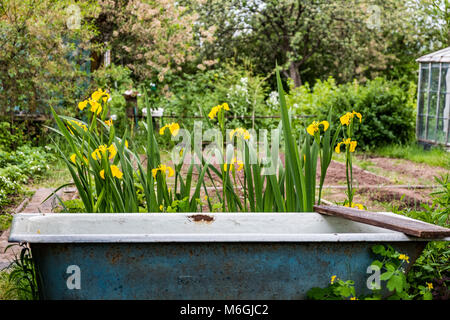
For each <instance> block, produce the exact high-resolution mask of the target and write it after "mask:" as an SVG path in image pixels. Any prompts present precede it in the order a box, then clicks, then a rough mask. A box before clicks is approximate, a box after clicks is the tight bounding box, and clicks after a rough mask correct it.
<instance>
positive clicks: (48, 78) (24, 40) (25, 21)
mask: <svg viewBox="0 0 450 320" xmlns="http://www.w3.org/2000/svg"><path fill="white" fill-rule="evenodd" d="M71 4H72V2H71V1H54V0H20V1H19V0H0V47H1V50H0V114H3V115H5V114H9V116H10V118H11V122H14V115H15V113H16V112H20V111H25V112H32V113H33V112H36V111H37V110H38V109H39V111H40V112H43V113H45V112H47V111H48V109H47V107H48V106H57V105H62V106H68V105H74V102H75V101H74V100H75V99H76V95H77V86H76V85H74V84H76V83H77V82H78V83H79V82H80V81H81V82H82V81H84V80H85V79H86V78H85V72H83V71H82V70H80V67H79V66H80V64H83V63H85V62H86V61H88V60H89V56H88V55H86V54H84V55H83V51H84V52H85V51H86V50H88V49H89V48H90V44H89V43H88V40H89V39H90V38H91V37H92V35H93V33H92V30H91V29H90V26H89V25H87V24H86V23H85V22H84V21H83V20H82V19H81V18H82V15H83V14H85V13H86V12H90V11H92V8H93V6H92V4H91V3H89V2H83V1H79V2H77V5H76V6H72V7H69V6H70V5H71Z"/></svg>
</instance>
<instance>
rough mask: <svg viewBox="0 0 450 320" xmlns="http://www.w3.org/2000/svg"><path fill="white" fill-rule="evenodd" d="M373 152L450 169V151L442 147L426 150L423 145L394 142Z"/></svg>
mask: <svg viewBox="0 0 450 320" xmlns="http://www.w3.org/2000/svg"><path fill="white" fill-rule="evenodd" d="M370 152H371V153H373V154H375V155H380V156H384V157H390V158H400V159H407V160H410V161H413V162H417V163H425V164H428V165H431V166H439V167H442V168H445V169H449V170H450V153H449V152H447V151H445V150H444V149H442V148H440V147H432V148H431V149H430V150H425V149H424V147H423V146H421V145H419V144H416V143H412V144H392V145H387V146H380V147H379V148H376V149H375V150H371V151H370Z"/></svg>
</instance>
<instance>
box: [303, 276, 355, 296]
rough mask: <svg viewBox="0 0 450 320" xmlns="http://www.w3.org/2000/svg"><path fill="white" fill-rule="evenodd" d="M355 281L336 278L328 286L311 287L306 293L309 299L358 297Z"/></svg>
mask: <svg viewBox="0 0 450 320" xmlns="http://www.w3.org/2000/svg"><path fill="white" fill-rule="evenodd" d="M354 285H355V282H354V281H352V280H347V281H343V280H341V279H338V278H336V279H335V281H333V282H332V283H331V284H330V285H329V286H328V287H326V288H318V287H314V288H311V289H310V290H309V291H308V292H307V293H306V298H307V299H309V300H349V299H351V298H353V299H355V298H356V293H355V287H354Z"/></svg>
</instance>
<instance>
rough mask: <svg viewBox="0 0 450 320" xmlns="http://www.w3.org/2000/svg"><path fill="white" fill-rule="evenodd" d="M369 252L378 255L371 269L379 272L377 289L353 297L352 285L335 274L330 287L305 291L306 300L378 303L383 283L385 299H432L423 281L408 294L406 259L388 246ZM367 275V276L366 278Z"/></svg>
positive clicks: (351, 282) (406, 257)
mask: <svg viewBox="0 0 450 320" xmlns="http://www.w3.org/2000/svg"><path fill="white" fill-rule="evenodd" d="M372 252H373V253H375V254H376V255H377V256H378V259H377V260H375V261H373V262H372V264H371V266H372V267H375V268H379V270H380V278H379V280H380V285H381V287H380V288H374V289H372V294H370V295H365V296H364V295H361V296H359V297H358V296H357V294H356V292H355V286H354V285H355V283H354V281H352V280H346V281H344V280H341V279H339V278H338V275H332V276H331V281H330V285H329V286H328V287H325V288H318V287H315V288H312V289H310V290H309V291H308V292H307V298H308V299H311V300H381V299H382V298H383V295H382V293H381V291H382V287H383V284H385V288H386V289H387V292H388V293H387V294H385V295H386V296H387V299H388V300H413V299H420V300H431V299H432V298H433V295H432V291H433V289H434V288H433V284H432V283H431V282H426V281H423V283H422V284H420V285H417V288H416V289H417V290H416V291H415V292H414V293H412V291H413V290H411V283H410V282H409V281H408V278H407V276H406V272H405V269H406V268H407V267H408V265H409V263H410V261H409V257H408V256H407V255H405V254H402V253H400V252H398V251H396V250H395V249H394V248H392V247H391V246H390V245H387V246H384V245H376V246H373V247H372ZM368 276H369V275H368Z"/></svg>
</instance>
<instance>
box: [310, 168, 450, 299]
mask: <svg viewBox="0 0 450 320" xmlns="http://www.w3.org/2000/svg"><path fill="white" fill-rule="evenodd" d="M435 179H436V182H437V183H439V184H440V185H441V188H440V189H439V190H437V191H435V192H433V193H432V195H433V204H432V205H431V206H427V205H424V206H423V208H424V209H425V210H421V211H413V210H405V211H398V210H396V211H395V212H396V213H398V214H403V215H406V216H408V217H410V218H414V219H418V220H422V221H425V222H428V223H432V224H437V225H441V226H444V227H448V226H449V214H450V181H449V176H448V175H447V176H443V177H436V178H435ZM372 251H373V253H375V254H377V255H378V256H379V257H380V258H379V259H377V260H375V261H373V262H372V265H373V266H376V267H378V268H380V270H381V271H382V273H381V277H380V280H382V281H384V282H385V283H386V288H387V289H388V290H389V292H390V296H389V299H404V300H410V299H423V300H431V299H448V298H449V297H450V290H449V286H450V276H449V273H450V265H449V263H448V261H449V260H450V246H449V244H448V242H446V241H432V242H429V243H428V244H427V246H426V247H425V249H424V251H423V252H422V255H421V256H420V257H419V258H417V260H416V261H415V262H414V265H412V266H411V268H410V270H409V272H408V274H406V273H405V267H406V265H407V264H408V263H409V257H407V256H405V255H401V254H400V253H399V252H397V251H396V250H395V249H393V248H392V247H391V246H389V245H388V246H386V247H385V246H383V245H376V246H373V247H372ZM348 285H349V282H348V281H347V282H336V283H333V284H332V285H330V286H328V287H326V288H313V289H311V290H310V291H309V292H308V298H309V299H345V298H346V297H347V296H344V295H339V291H338V290H337V288H338V287H339V288H340V287H343V288H345V287H346V286H348ZM342 290H344V289H342ZM347 292H348V291H345V293H347ZM380 292H381V291H379V290H374V292H373V294H372V295H370V296H367V297H363V298H365V299H366V300H372V299H381V297H382V296H381V293H380Z"/></svg>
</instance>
